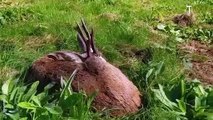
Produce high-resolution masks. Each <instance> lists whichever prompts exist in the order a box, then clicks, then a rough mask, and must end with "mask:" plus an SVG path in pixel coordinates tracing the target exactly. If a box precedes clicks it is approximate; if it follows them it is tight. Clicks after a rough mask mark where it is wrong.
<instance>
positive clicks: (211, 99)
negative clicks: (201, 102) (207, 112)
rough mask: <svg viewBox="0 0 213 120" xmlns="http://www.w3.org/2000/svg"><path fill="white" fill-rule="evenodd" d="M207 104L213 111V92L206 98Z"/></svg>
mask: <svg viewBox="0 0 213 120" xmlns="http://www.w3.org/2000/svg"><path fill="white" fill-rule="evenodd" d="M206 104H207V105H209V107H210V108H211V109H213V90H212V91H210V92H209V94H208V96H207V98H206Z"/></svg>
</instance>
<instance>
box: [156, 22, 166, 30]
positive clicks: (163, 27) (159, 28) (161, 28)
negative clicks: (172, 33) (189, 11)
mask: <svg viewBox="0 0 213 120" xmlns="http://www.w3.org/2000/svg"><path fill="white" fill-rule="evenodd" d="M165 27H166V26H165V25H164V24H162V23H160V24H158V25H157V29H158V30H165Z"/></svg>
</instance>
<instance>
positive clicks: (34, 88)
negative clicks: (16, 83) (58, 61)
mask: <svg viewBox="0 0 213 120" xmlns="http://www.w3.org/2000/svg"><path fill="white" fill-rule="evenodd" d="M38 84H39V81H36V82H34V83H33V84H32V85H31V86H30V89H29V90H28V92H27V93H26V94H24V96H23V97H24V98H23V100H24V101H28V100H30V98H31V97H32V96H33V95H35V94H36V92H37V87H38Z"/></svg>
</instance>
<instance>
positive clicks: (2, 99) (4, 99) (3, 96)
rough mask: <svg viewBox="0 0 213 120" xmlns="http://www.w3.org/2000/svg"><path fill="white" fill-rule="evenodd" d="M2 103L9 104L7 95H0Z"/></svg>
mask: <svg viewBox="0 0 213 120" xmlns="http://www.w3.org/2000/svg"><path fill="white" fill-rule="evenodd" d="M0 101H2V102H5V103H8V101H7V96H6V95H0Z"/></svg>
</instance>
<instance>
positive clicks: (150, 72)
mask: <svg viewBox="0 0 213 120" xmlns="http://www.w3.org/2000/svg"><path fill="white" fill-rule="evenodd" d="M153 70H154V69H153V68H152V69H150V70H149V71H148V72H147V73H146V81H148V78H149V77H150V76H151V74H152V72H153Z"/></svg>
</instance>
